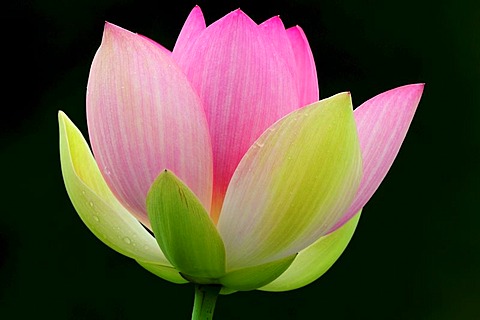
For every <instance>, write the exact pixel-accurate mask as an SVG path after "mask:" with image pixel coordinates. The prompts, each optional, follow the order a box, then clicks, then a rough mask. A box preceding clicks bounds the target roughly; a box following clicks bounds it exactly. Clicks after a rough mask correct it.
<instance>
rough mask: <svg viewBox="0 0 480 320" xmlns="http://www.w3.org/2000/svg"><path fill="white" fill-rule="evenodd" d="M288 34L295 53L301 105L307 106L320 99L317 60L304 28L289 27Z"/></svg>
mask: <svg viewBox="0 0 480 320" xmlns="http://www.w3.org/2000/svg"><path fill="white" fill-rule="evenodd" d="M287 36H288V38H289V39H290V44H291V46H292V49H293V53H294V55H295V61H296V67H297V83H298V84H299V85H298V88H299V90H300V91H299V98H300V105H302V106H306V105H307V104H310V103H313V102H315V101H318V99H319V92H318V78H317V69H316V67H315V60H314V58H313V53H312V50H311V49H310V45H309V44H308V40H307V36H306V35H305V33H304V32H303V30H302V28H300V27H299V26H295V27H292V28H289V29H287Z"/></svg>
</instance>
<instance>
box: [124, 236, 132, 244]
mask: <svg viewBox="0 0 480 320" xmlns="http://www.w3.org/2000/svg"><path fill="white" fill-rule="evenodd" d="M123 241H125V243H126V244H130V243H132V240H130V238H129V237H125V238H123Z"/></svg>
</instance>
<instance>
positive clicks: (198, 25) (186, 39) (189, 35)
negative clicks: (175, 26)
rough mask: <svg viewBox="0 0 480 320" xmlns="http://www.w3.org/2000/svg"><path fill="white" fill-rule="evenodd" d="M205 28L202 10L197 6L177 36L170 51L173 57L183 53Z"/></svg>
mask: <svg viewBox="0 0 480 320" xmlns="http://www.w3.org/2000/svg"><path fill="white" fill-rule="evenodd" d="M205 28H206V25H205V19H204V18H203V13H202V10H201V9H200V7H199V6H195V7H194V8H193V10H192V11H191V12H190V14H189V15H188V17H187V20H186V21H185V23H184V24H183V28H182V30H181V31H180V34H179V35H178V38H177V42H176V43H175V47H174V48H173V51H172V53H173V55H174V56H175V55H176V53H178V52H182V51H185V47H188V45H189V43H190V42H192V41H194V40H195V38H196V37H198V35H199V34H200V33H201V32H202V31H203V30H205Z"/></svg>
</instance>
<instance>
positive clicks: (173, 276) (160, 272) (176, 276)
mask: <svg viewBox="0 0 480 320" xmlns="http://www.w3.org/2000/svg"><path fill="white" fill-rule="evenodd" d="M137 262H138V264H139V265H141V266H142V267H143V268H145V269H146V270H148V271H150V272H151V273H153V274H154V275H156V276H159V277H160V278H163V279H168V281H170V282H173V283H178V284H183V283H188V281H187V280H185V278H183V277H182V276H181V275H180V273H178V271H177V269H175V268H174V267H168V266H163V265H159V264H153V263H148V262H142V261H137Z"/></svg>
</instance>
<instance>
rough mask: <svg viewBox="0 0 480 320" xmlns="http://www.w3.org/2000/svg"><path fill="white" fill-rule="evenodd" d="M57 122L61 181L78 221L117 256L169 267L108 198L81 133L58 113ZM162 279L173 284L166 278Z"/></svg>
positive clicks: (152, 242)
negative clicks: (117, 253)
mask: <svg viewBox="0 0 480 320" xmlns="http://www.w3.org/2000/svg"><path fill="white" fill-rule="evenodd" d="M58 121H59V126H60V159H61V165H62V173H63V179H64V182H65V187H66V189H67V193H68V195H69V197H70V200H71V201H72V203H73V206H74V207H75V209H76V211H77V213H78V215H79V216H80V218H81V219H82V221H83V222H84V223H85V224H86V225H87V227H88V228H89V229H90V231H92V232H93V234H95V236H97V238H99V239H100V240H101V241H102V242H103V243H105V244H106V245H107V246H109V247H110V248H112V249H114V250H116V251H117V252H119V253H121V254H123V255H125V256H127V257H130V258H133V259H135V260H138V261H143V262H149V263H155V264H159V265H164V266H167V267H171V264H170V263H169V262H168V260H167V259H166V258H165V256H164V255H163V253H162V252H161V250H160V248H159V247H158V244H157V243H156V241H155V239H154V238H153V237H152V236H151V235H150V233H149V232H148V231H147V230H146V229H145V228H144V227H143V226H142V225H141V224H140V223H139V222H138V221H137V219H135V218H134V217H133V216H132V215H131V214H130V213H129V212H128V211H127V210H126V209H125V208H124V207H123V206H122V205H121V204H120V203H119V202H118V200H117V199H116V198H115V196H114V195H113V194H112V192H111V191H110V189H109V188H108V186H107V184H106V183H105V180H104V179H103V177H102V175H101V173H100V170H99V169H98V166H97V163H96V162H95V159H94V158H93V156H92V153H91V152H90V149H89V147H88V144H87V142H86V141H85V139H84V138H83V136H82V134H81V132H80V131H79V130H78V129H77V128H76V127H75V125H74V124H73V123H72V122H71V121H70V119H68V117H67V116H66V115H65V114H64V113H63V112H59V114H58ZM162 278H164V279H166V280H171V281H173V282H175V279H173V278H171V277H170V276H168V275H167V276H165V277H163V276H162ZM172 279H173V280H172Z"/></svg>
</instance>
